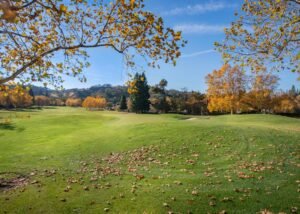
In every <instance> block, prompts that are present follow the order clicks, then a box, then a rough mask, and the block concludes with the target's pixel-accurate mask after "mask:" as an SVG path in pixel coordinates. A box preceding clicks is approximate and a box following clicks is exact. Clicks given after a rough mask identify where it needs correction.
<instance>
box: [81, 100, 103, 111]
mask: <svg viewBox="0 0 300 214" xmlns="http://www.w3.org/2000/svg"><path fill="white" fill-rule="evenodd" d="M106 105H107V102H106V99H105V98H103V97H87V98H86V99H85V100H84V101H83V103H82V107H84V108H86V109H88V110H93V109H98V110H99V109H104V108H105V107H106Z"/></svg>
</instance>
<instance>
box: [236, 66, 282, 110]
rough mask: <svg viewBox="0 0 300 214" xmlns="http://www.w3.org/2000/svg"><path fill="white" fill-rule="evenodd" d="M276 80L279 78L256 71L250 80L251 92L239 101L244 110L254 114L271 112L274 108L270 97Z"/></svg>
mask: <svg viewBox="0 0 300 214" xmlns="http://www.w3.org/2000/svg"><path fill="white" fill-rule="evenodd" d="M278 80H279V78H278V77H277V76H276V75H274V74H272V73H271V72H267V71H266V70H260V71H257V72H256V73H255V76H254V77H252V80H251V90H250V91H249V92H248V93H246V94H245V95H244V96H243V98H242V100H241V102H242V103H243V106H244V108H246V109H247V108H248V110H250V111H255V112H270V111H272V109H273V106H274V103H273V100H272V97H273V96H274V92H275V89H276V87H277V85H278Z"/></svg>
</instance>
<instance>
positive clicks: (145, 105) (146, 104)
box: [130, 73, 150, 113]
mask: <svg viewBox="0 0 300 214" xmlns="http://www.w3.org/2000/svg"><path fill="white" fill-rule="evenodd" d="M134 80H135V81H136V84H135V87H136V89H137V93H133V94H131V95H130V100H131V103H132V110H133V111H134V112H136V113H145V112H147V111H149V109H150V101H149V98H150V94H149V85H148V82H147V78H146V76H145V74H144V73H142V74H139V73H136V74H135V76H134Z"/></svg>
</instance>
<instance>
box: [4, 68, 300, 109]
mask: <svg viewBox="0 0 300 214" xmlns="http://www.w3.org/2000/svg"><path fill="white" fill-rule="evenodd" d="M250 74H251V75H247V74H246V73H245V72H244V71H243V70H242V69H241V68H240V67H239V66H237V65H236V66H230V65H229V64H225V65H223V66H222V67H221V68H220V69H219V70H214V71H213V72H212V73H210V74H209V75H207V76H206V83H207V86H208V88H207V93H206V94H203V93H200V92H196V91H187V90H181V91H179V90H167V89H166V88H167V86H168V82H167V80H165V79H162V80H161V81H160V82H159V83H158V84H156V85H153V86H150V85H149V84H148V82H147V78H146V75H145V73H141V74H140V73H136V74H135V75H134V76H132V77H131V80H130V81H128V82H127V84H126V86H111V85H103V86H100V85H98V86H93V87H91V88H89V89H71V90H66V91H57V90H50V89H47V88H42V87H35V86H34V87H26V88H24V87H20V86H16V87H10V88H9V89H7V90H5V91H3V92H0V107H2V108H26V107H30V106H33V105H34V106H69V107H84V108H86V109H88V110H99V109H107V110H118V111H127V112H135V113H149V112H150V113H183V114H195V115H205V114H228V113H231V114H237V113H276V114H299V113H300V91H299V89H296V87H295V86H292V87H291V89H290V90H288V91H279V90H277V87H278V80H279V78H278V77H277V76H276V75H274V74H272V73H271V72H267V71H266V70H263V71H262V70H259V71H257V72H256V73H254V74H253V73H250Z"/></svg>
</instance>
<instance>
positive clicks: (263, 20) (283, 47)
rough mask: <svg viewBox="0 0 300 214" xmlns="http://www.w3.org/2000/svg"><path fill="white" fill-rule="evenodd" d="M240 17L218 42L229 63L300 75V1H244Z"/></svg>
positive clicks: (255, 69)
mask: <svg viewBox="0 0 300 214" xmlns="http://www.w3.org/2000/svg"><path fill="white" fill-rule="evenodd" d="M236 16H238V19H237V20H236V21H234V22H232V24H231V26H230V27H229V28H226V29H225V40H224V41H223V42H222V43H218V42H217V43H216V44H215V45H216V47H217V49H218V50H219V51H220V52H221V53H222V55H223V59H224V60H225V61H226V62H228V61H231V62H232V63H234V64H238V65H240V66H242V67H244V66H245V67H249V68H250V69H251V70H252V71H253V72H256V71H258V70H260V69H261V68H263V67H264V66H265V65H268V67H269V69H270V70H276V71H283V70H287V71H288V70H290V71H293V72H299V74H300V67H299V65H300V51H299V42H300V37H299V35H300V34H299V32H300V25H299V23H300V1H299V0H244V1H243V5H242V8H241V11H240V12H239V13H236Z"/></svg>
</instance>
